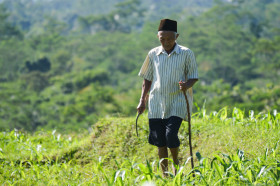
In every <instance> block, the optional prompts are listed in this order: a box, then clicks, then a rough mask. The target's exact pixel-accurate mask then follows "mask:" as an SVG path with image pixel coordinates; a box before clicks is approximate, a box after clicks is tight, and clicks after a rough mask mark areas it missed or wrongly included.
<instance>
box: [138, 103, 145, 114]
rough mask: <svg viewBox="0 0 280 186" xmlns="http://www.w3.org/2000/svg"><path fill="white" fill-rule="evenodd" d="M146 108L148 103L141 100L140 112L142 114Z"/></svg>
mask: <svg viewBox="0 0 280 186" xmlns="http://www.w3.org/2000/svg"><path fill="white" fill-rule="evenodd" d="M145 109H146V104H145V102H143V101H140V103H139V105H138V106H137V111H138V113H139V114H142V113H143V112H144V111H145Z"/></svg>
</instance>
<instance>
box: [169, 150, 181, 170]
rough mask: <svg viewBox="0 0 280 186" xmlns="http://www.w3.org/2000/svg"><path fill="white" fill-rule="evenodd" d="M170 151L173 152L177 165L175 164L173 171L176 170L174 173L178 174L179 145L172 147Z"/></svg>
mask: <svg viewBox="0 0 280 186" xmlns="http://www.w3.org/2000/svg"><path fill="white" fill-rule="evenodd" d="M170 152H171V154H172V158H173V162H174V164H175V167H174V166H173V172H174V175H176V174H177V168H178V166H179V159H178V154H179V147H177V148H170Z"/></svg>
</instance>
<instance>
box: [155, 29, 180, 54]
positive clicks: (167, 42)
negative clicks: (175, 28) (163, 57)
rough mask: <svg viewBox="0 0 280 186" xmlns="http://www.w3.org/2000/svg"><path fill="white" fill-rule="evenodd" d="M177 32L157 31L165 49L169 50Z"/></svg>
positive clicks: (176, 36)
mask: <svg viewBox="0 0 280 186" xmlns="http://www.w3.org/2000/svg"><path fill="white" fill-rule="evenodd" d="M178 36H179V34H175V32H172V31H159V32H158V38H159V41H160V43H161V46H162V47H163V48H164V50H165V51H171V50H172V49H173V47H174V45H175V41H176V39H177V38H178Z"/></svg>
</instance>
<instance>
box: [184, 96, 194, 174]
mask: <svg viewBox="0 0 280 186" xmlns="http://www.w3.org/2000/svg"><path fill="white" fill-rule="evenodd" d="M183 93H184V96H185V99H186V103H187V110H188V123H189V146H190V154H191V164H192V169H193V168H194V163H193V153H192V131H191V114H190V104H189V100H188V98H187V95H186V91H183ZM193 177H195V175H194V174H193Z"/></svg>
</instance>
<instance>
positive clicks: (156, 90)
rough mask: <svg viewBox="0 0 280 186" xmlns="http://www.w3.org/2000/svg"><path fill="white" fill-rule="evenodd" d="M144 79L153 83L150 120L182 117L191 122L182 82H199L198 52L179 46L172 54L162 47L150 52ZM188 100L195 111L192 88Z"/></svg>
mask: <svg viewBox="0 0 280 186" xmlns="http://www.w3.org/2000/svg"><path fill="white" fill-rule="evenodd" d="M138 75H139V76H140V77H142V78H144V79H146V80H149V81H151V82H152V84H151V89H150V95H149V113H148V118H149V119H151V118H162V119H166V118H169V117H171V116H178V117H180V118H182V119H184V120H187V118H188V116H187V104H186V101H185V97H184V94H183V92H182V91H181V90H180V88H179V81H180V80H182V81H187V80H188V79H198V73H197V64H196V60H195V56H194V53H193V52H192V51H191V50H190V49H188V48H186V47H183V46H180V45H178V44H177V43H176V46H175V48H174V50H173V51H172V52H171V53H170V54H169V55H168V54H167V53H166V51H165V50H164V48H163V47H162V46H159V47H156V48H154V49H152V50H150V51H149V53H148V55H147V57H146V59H145V61H144V63H143V65H142V68H141V70H140V72H139V74H138ZM187 97H188V101H189V104H190V113H191V112H192V103H193V95H192V88H189V89H188V90H187Z"/></svg>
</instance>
